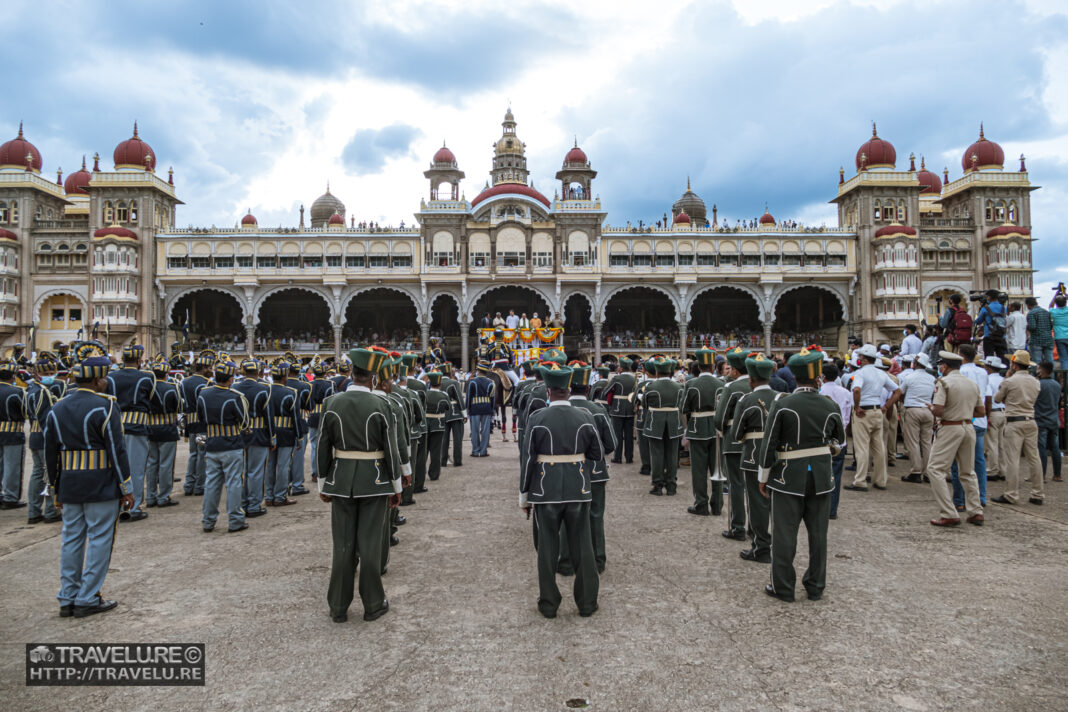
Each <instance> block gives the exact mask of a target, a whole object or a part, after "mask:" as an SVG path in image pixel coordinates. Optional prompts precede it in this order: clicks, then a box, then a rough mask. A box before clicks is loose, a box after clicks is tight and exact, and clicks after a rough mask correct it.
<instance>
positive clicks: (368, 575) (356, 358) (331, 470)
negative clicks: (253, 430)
mask: <svg viewBox="0 0 1068 712" xmlns="http://www.w3.org/2000/svg"><path fill="white" fill-rule="evenodd" d="M349 356H350V358H351V359H352V361H353V364H354V365H355V366H357V367H359V368H364V369H365V370H377V368H375V369H367V368H365V366H367V365H376V363H375V359H377V358H378V355H377V354H376V352H370V351H366V350H365V349H353V350H352V351H350V352H349ZM319 428H320V431H319V449H318V452H317V457H318V465H319V492H320V493H321V494H325V495H329V496H330V498H331V521H330V524H331V533H332V536H333V544H334V553H333V563H332V565H331V570H330V587H329V589H328V591H327V602H328V603H329V604H330V614H331V615H332V616H334V618H335V619H341V618H342V617H344V616H346V615H347V611H348V608H349V604H350V603H352V595H353V583H354V577H355V574H356V564H357V561H358V562H359V563H360V581H359V590H360V599H361V600H362V601H363V608H364V617H365V618H366V617H377V616H378V615H381V614H382V613H383V612H384V611H385V610H388V608H389V603H388V602H387V601H386V594H385V590H384V589H383V588H382V546H383V543H382V538H383V537H384V536H385V535H386V531H387V528H386V527H387V516H388V511H389V496H390V495H392V494H394V493H399V492H400V491H401V462H400V460H401V457H400V452H399V449H398V445H397V436H398V433H397V427H396V425H395V423H394V415H393V411H392V410H391V409H390V407H389V404H388V403H387V402H386V401H385V400H384V399H382V398H380V397H378V396H376V395H374V394H372V393H371V392H370V391H369V390H367V389H366V388H364V387H362V386H355V387H354V388H353V389H352V390H349V391H346V392H344V393H338V394H337V395H334V396H332V397H331V398H330V399H329V400H327V402H326V404H325V406H324V410H323V415H322V419H321V421H320V424H319ZM386 546H387V547H388V543H387V544H386Z"/></svg>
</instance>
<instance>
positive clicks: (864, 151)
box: [856, 124, 897, 171]
mask: <svg viewBox="0 0 1068 712" xmlns="http://www.w3.org/2000/svg"><path fill="white" fill-rule="evenodd" d="M861 156H863V157H864V160H863V163H862V162H861ZM856 163H857V170H858V171H859V170H860V167H861V165H862V164H863V165H864V167H866V168H893V167H894V166H895V165H896V163H897V151H895V150H894V145H893V144H892V143H890V142H889V141H885V140H883V139H881V138H879V134H877V133H876V132H875V124H872V125H871V138H870V139H868V140H867V141H865V142H864V144H863V145H862V146H861V147H860V148H858V149H857V160H856Z"/></svg>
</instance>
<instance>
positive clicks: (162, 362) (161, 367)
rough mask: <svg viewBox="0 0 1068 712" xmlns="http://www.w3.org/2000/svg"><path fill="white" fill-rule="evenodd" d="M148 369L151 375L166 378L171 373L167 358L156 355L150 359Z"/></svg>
mask: <svg viewBox="0 0 1068 712" xmlns="http://www.w3.org/2000/svg"><path fill="white" fill-rule="evenodd" d="M149 368H150V369H152V373H155V374H156V375H161V374H162V375H164V376H166V375H167V374H168V373H170V371H171V362H170V361H168V360H167V357H166V356H164V355H163V354H156V355H155V357H154V358H153V359H152V363H151V364H149Z"/></svg>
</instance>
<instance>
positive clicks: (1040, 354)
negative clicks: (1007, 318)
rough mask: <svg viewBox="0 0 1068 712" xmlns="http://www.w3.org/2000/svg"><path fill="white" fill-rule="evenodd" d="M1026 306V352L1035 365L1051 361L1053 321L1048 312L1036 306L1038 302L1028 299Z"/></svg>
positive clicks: (1025, 301)
mask: <svg viewBox="0 0 1068 712" xmlns="http://www.w3.org/2000/svg"><path fill="white" fill-rule="evenodd" d="M1024 304H1026V305H1027V350H1028V351H1030V352H1031V358H1032V359H1033V360H1034V361H1036V362H1037V363H1044V362H1046V361H1051V362H1052V361H1053V320H1052V319H1051V318H1050V315H1049V312H1048V311H1046V310H1045V309H1043V308H1042V307H1040V306H1038V300H1037V299H1035V298H1034V297H1028V298H1027V299H1025V300H1024Z"/></svg>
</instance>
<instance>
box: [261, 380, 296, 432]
mask: <svg viewBox="0 0 1068 712" xmlns="http://www.w3.org/2000/svg"><path fill="white" fill-rule="evenodd" d="M286 383H287V384H288V383H289V381H286ZM297 395H298V394H297V391H296V390H295V389H293V388H290V387H289V386H288V385H285V386H282V385H279V384H277V383H272V384H271V386H270V391H269V393H268V394H267V413H268V415H269V416H270V418H271V422H272V423H273V425H274V438H275V445H277V446H278V447H293V446H294V445H296V444H297V440H299V439H300V438H302V437H304V421H303V420H302V419H301V417H300V407H299V406H298V405H297Z"/></svg>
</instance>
